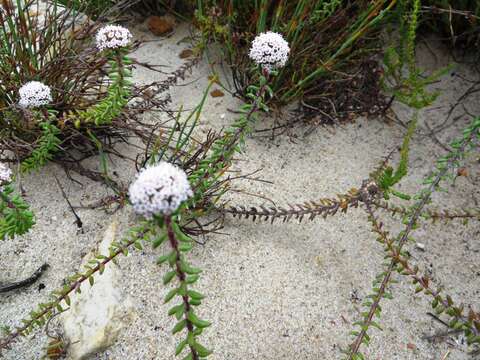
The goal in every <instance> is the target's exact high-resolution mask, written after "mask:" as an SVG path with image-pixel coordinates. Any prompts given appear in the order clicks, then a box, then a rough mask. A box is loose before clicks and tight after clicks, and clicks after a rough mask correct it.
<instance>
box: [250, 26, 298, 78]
mask: <svg viewBox="0 0 480 360" xmlns="http://www.w3.org/2000/svg"><path fill="white" fill-rule="evenodd" d="M289 53H290V47H289V46H288V42H287V41H285V39H284V38H283V36H282V35H280V34H278V33H276V32H272V31H268V32H266V33H261V34H259V35H257V37H256V38H255V39H254V40H253V41H252V46H251V47H250V54H249V56H250V59H252V60H253V61H255V62H256V63H257V65H260V66H261V67H262V68H264V69H266V70H267V71H271V70H274V69H278V68H281V67H284V66H285V64H286V63H287V60H288V55H289Z"/></svg>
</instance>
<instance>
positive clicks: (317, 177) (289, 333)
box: [0, 27, 480, 360]
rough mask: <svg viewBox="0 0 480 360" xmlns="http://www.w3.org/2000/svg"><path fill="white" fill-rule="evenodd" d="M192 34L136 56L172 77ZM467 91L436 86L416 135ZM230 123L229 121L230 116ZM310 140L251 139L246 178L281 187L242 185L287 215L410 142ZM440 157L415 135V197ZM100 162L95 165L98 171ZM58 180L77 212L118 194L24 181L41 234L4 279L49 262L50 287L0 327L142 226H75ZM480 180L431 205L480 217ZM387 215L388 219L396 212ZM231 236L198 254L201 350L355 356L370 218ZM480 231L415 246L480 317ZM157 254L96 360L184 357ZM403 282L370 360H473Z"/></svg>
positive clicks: (354, 136)
mask: <svg viewBox="0 0 480 360" xmlns="http://www.w3.org/2000/svg"><path fill="white" fill-rule="evenodd" d="M187 35H188V31H187V29H186V27H180V28H179V29H177V31H176V33H175V34H174V36H173V37H171V38H168V39H160V40H158V39H156V40H157V41H155V42H150V43H148V44H146V45H145V46H144V47H142V48H141V49H139V50H138V51H137V57H138V58H139V59H141V60H142V61H150V62H154V63H162V64H166V65H169V66H170V70H173V69H175V68H177V67H179V65H180V64H181V63H182V61H183V60H181V59H179V58H178V54H179V53H180V51H181V50H183V49H184V48H185V47H187V46H188V44H186V43H179V41H180V40H182V39H184V38H185V37H186V36H187ZM144 37H148V35H144ZM437 55H438V56H439V58H441V59H442V61H443V62H442V63H439V64H435V63H434V62H433V57H432V55H431V54H430V53H429V52H428V51H427V50H425V49H420V51H419V57H420V58H421V59H423V60H422V62H423V63H424V64H426V65H428V66H430V67H433V66H442V65H445V63H448V62H449V61H452V59H451V58H448V57H447V54H445V53H442V52H441V51H440V50H438V54H437ZM455 71H457V72H458V73H460V74H462V75H463V76H464V77H466V78H474V76H477V74H474V73H473V72H472V71H471V70H469V69H468V68H467V67H465V66H461V65H459V66H458V67H457V68H456V69H455ZM208 75H209V66H208V65H207V64H206V63H205V62H204V63H202V64H200V66H198V67H197V68H196V69H195V71H194V73H193V74H192V75H191V76H190V77H189V78H188V79H186V81H185V83H188V85H186V86H178V87H176V88H174V89H172V92H171V93H172V97H173V99H174V102H175V104H174V107H177V106H179V105H180V104H183V105H184V106H185V107H186V108H191V107H192V106H194V105H195V104H196V103H197V102H198V101H199V99H200V96H201V94H202V91H203V90H204V89H205V87H206V84H207V82H208V80H207V76H208ZM154 78H159V79H160V78H161V75H160V74H157V73H152V72H149V71H146V70H143V69H139V70H138V71H136V72H135V79H136V80H137V81H138V82H142V81H144V82H149V81H151V80H153V79H154ZM194 80H195V81H194ZM468 86H469V84H468V83H467V82H465V81H460V80H459V79H458V78H454V77H451V76H446V77H445V78H444V79H443V80H442V81H441V82H439V83H438V84H436V85H435V86H434V87H435V88H438V89H441V90H442V91H443V93H442V95H441V96H440V98H439V101H437V103H436V104H435V105H434V106H433V107H432V108H431V109H428V110H426V111H423V112H422V119H421V120H422V124H421V129H420V131H425V127H424V126H423V121H428V123H429V124H430V125H434V124H436V123H438V122H440V121H442V120H443V119H444V118H445V114H446V112H447V111H448V109H449V107H450V105H451V104H452V103H454V102H455V101H456V99H457V98H458V97H459V96H460V95H461V94H462V93H463V91H465V89H467V88H468ZM237 106H238V101H237V100H234V99H231V98H230V97H228V96H225V97H223V98H215V99H214V98H210V97H209V99H208V103H207V107H206V109H205V111H204V113H203V115H202V125H201V128H202V129H208V128H209V127H214V128H216V129H218V128H220V127H221V126H223V125H226V124H229V123H231V122H232V121H233V119H234V116H235V115H234V114H232V113H229V112H228V111H227V109H228V108H229V109H236V108H237ZM467 108H468V109H469V111H470V112H471V113H476V114H480V102H479V101H478V96H477V97H476V98H475V99H474V98H472V99H471V101H469V102H468V104H467ZM394 111H395V112H396V113H397V114H398V116H399V118H400V119H401V120H402V121H404V122H406V121H408V119H409V116H410V115H409V114H410V113H411V112H410V111H409V110H408V109H405V108H404V107H403V106H400V105H398V104H395V105H394ZM221 114H226V116H225V118H224V119H221ZM283 116H289V114H288V113H285V114H284V115H283ZM272 123H273V120H272V119H270V118H267V119H265V120H263V121H262V123H260V124H259V125H258V128H265V127H269V126H272ZM467 123H468V120H467V119H466V118H465V117H463V118H461V119H459V120H458V121H456V123H455V124H454V125H453V126H451V127H450V128H448V129H446V130H444V131H443V132H441V133H440V135H439V138H440V139H441V141H443V142H447V141H449V140H451V139H453V138H455V137H456V136H457V134H459V130H460V129H462V128H463V127H464V126H465V125H466V124H467ZM304 131H305V128H299V129H297V130H292V131H291V132H290V136H286V135H283V136H279V137H277V138H275V139H274V140H271V139H270V138H268V137H254V138H250V139H248V141H247V146H246V149H245V150H246V151H245V154H244V155H243V156H241V160H242V161H239V162H238V164H237V169H239V170H241V171H242V172H243V173H248V172H251V171H254V170H256V169H259V168H261V169H263V170H262V172H261V173H260V176H261V178H262V179H265V180H269V181H272V182H273V184H269V183H265V182H256V181H243V182H238V184H237V187H238V188H239V189H243V190H244V191H245V192H248V193H255V194H260V195H262V196H264V197H265V198H268V199H272V200H274V201H275V202H276V204H277V205H285V204H286V203H287V202H290V203H293V202H303V201H307V200H317V199H319V198H321V197H332V196H334V195H335V194H337V193H341V192H345V191H347V190H348V189H349V188H351V187H358V186H360V184H361V181H362V180H363V179H365V178H366V177H367V176H368V174H369V172H370V171H371V170H372V169H373V168H374V167H375V166H376V165H377V164H378V162H379V160H380V159H381V158H382V156H384V155H385V154H386V153H387V152H389V151H390V150H391V149H394V148H396V147H397V146H398V145H399V144H400V143H401V140H402V136H403V134H404V131H405V130H404V128H402V127H400V126H399V125H396V124H394V123H387V122H386V121H385V120H384V119H371V120H365V119H359V120H358V121H357V122H356V123H355V124H347V125H344V126H342V127H337V128H317V129H315V130H314V131H313V132H312V134H311V135H309V136H308V137H306V138H303V137H302V134H303V132H304ZM295 136H296V137H295ZM441 154H443V150H442V148H440V147H439V146H438V145H436V144H435V143H434V142H433V141H432V140H431V139H430V138H429V137H424V136H421V135H417V136H415V138H414V140H413V143H412V149H411V168H410V175H409V176H408V178H407V179H406V180H405V181H404V182H403V183H402V185H401V189H402V190H404V191H407V192H414V191H416V190H417V189H418V184H419V182H420V181H421V179H422V178H423V177H424V176H425V175H426V174H427V173H428V172H429V171H430V170H431V168H432V161H433V159H435V157H437V156H439V155H441ZM397 155H398V154H397ZM395 158H398V156H396V157H395ZM91 164H92V165H93V166H96V162H95V161H91ZM113 166H114V168H115V169H116V170H117V171H118V173H119V174H120V177H121V179H123V181H125V182H127V181H129V180H130V179H131V178H132V176H133V174H134V171H135V170H134V169H133V167H132V166H131V164H123V163H121V162H120V161H116V162H115V164H114V165H113ZM54 174H56V175H57V176H58V177H59V178H60V179H61V182H62V184H63V186H64V187H65V190H66V192H67V194H68V196H69V198H70V199H71V201H72V202H73V203H76V204H78V203H79V201H82V202H84V203H87V202H89V201H93V200H96V199H99V198H100V197H102V196H104V195H105V194H108V191H107V190H106V189H104V188H103V187H100V186H98V184H95V183H92V182H91V181H88V180H87V179H83V178H82V179H80V178H79V180H81V182H82V183H83V186H80V185H78V184H76V183H73V182H70V181H68V180H66V179H65V178H64V174H63V172H62V170H61V169H59V168H58V167H56V166H53V165H51V166H47V167H46V168H44V169H43V170H41V172H40V173H39V174H35V175H32V176H30V177H28V178H26V179H24V186H25V189H26V193H27V200H28V201H29V202H30V203H31V204H32V207H33V209H34V210H35V213H36V216H37V225H36V226H35V228H34V229H33V231H32V232H31V233H30V234H28V235H27V236H24V237H21V238H17V239H15V240H14V241H5V242H1V243H0V254H1V255H0V269H1V270H0V274H1V275H0V277H1V279H0V280H1V281H7V280H13V279H18V278H22V277H25V276H28V275H30V273H31V272H33V270H34V269H36V267H38V266H39V265H40V264H41V263H43V262H48V263H49V264H50V265H51V268H50V269H49V270H48V272H47V273H46V274H45V276H44V277H43V278H42V279H41V281H40V282H41V283H43V284H45V286H46V288H45V289H43V290H41V291H39V290H38V288H37V285H34V286H32V287H30V288H28V289H25V290H22V291H19V292H13V293H10V294H8V295H0V324H8V325H11V326H13V325H15V324H17V323H18V320H19V319H20V318H22V317H23V316H25V315H26V314H27V313H28V311H29V310H31V309H32V308H33V306H34V304H36V303H38V302H41V301H44V300H45V299H46V297H47V295H48V293H49V292H50V291H52V290H54V289H55V288H57V287H58V286H59V285H60V284H61V282H62V279H63V278H64V277H65V276H66V275H67V274H70V273H72V272H73V271H75V269H76V268H77V267H78V266H79V264H80V263H81V259H82V256H83V255H84V254H85V253H87V252H88V251H89V249H90V248H92V247H93V246H94V245H95V244H96V243H97V242H98V241H99V239H101V237H102V235H103V231H104V230H105V228H106V226H107V225H108V224H109V223H110V222H111V221H112V219H113V218H114V217H116V218H118V219H119V220H120V222H121V224H123V227H122V229H123V230H125V229H126V226H127V224H128V223H133V221H134V218H133V216H132V215H131V214H130V212H129V209H126V210H123V211H121V212H119V213H117V214H116V215H114V216H111V215H108V214H105V213H104V212H102V211H100V210H98V211H92V210H83V211H80V212H79V214H80V216H81V218H82V221H83V223H84V227H83V229H77V228H76V225H75V224H74V220H75V219H74V217H73V215H72V214H71V212H70V211H69V209H68V206H67V204H66V203H65V201H64V199H63V198H62V195H61V194H60V192H59V190H58V188H57V185H56V183H55V180H54ZM479 175H480V166H479V164H478V162H476V163H474V162H473V161H471V162H470V163H469V166H468V176H467V177H462V178H459V179H457V181H456V183H455V187H450V190H451V192H450V193H448V194H441V196H435V204H436V205H441V206H447V207H448V208H457V207H460V206H470V207H471V206H474V205H475V204H477V207H478V200H480V187H479V183H480V176H479ZM77 178H78V176H77ZM229 198H230V199H231V200H232V203H235V204H239V205H240V204H243V205H261V204H266V205H268V204H269V202H267V201H264V200H263V199H261V198H255V197H250V196H248V195H245V194H242V193H231V194H230V195H229ZM384 217H385V218H386V219H388V216H387V215H386V216H384ZM387 223H391V222H390V221H387ZM391 229H392V233H393V234H395V233H396V232H397V231H398V230H399V229H400V228H399V226H398V224H393V226H392V227H391ZM223 232H224V233H225V234H224V235H211V236H208V237H207V239H206V240H207V243H206V245H205V246H198V247H197V248H196V249H195V250H194V251H193V252H192V253H191V254H190V256H191V258H192V261H193V263H195V264H197V265H198V266H200V267H201V268H202V269H204V273H203V276H202V279H201V281H200V282H199V283H198V289H199V290H201V291H202V292H203V293H205V294H206V295H207V298H206V299H205V301H204V305H203V306H202V307H200V313H201V315H202V316H203V317H204V318H206V319H208V320H210V321H212V322H213V325H212V327H211V328H209V329H208V330H207V331H206V332H205V334H204V335H202V337H201V340H202V341H203V343H204V344H206V345H207V346H209V347H212V348H213V349H214V350H215V353H214V355H212V357H211V359H228V360H237V359H262V360H273V359H301V360H309V359H312V360H313V359H315V360H318V359H340V358H341V353H340V352H339V347H345V346H346V345H347V344H348V342H349V341H350V338H349V336H348V333H349V331H350V330H352V329H353V327H352V325H351V323H352V322H354V321H355V320H358V319H359V311H361V309H362V308H361V305H360V304H361V302H357V303H355V302H354V301H352V294H354V293H356V294H357V295H358V297H359V298H361V299H363V298H364V297H365V296H366V295H367V294H368V293H369V291H370V288H371V282H372V280H373V278H374V276H375V275H376V274H377V273H379V272H381V271H382V267H381V265H380V264H381V259H382V257H383V252H382V249H381V246H380V245H379V244H378V243H376V242H375V236H374V235H373V234H371V233H370V228H369V226H368V223H367V222H366V216H365V213H364V212H363V211H362V210H361V209H357V210H352V211H351V212H350V213H349V214H348V216H345V215H339V216H336V217H335V218H329V219H327V220H322V219H316V220H315V221H314V222H311V223H309V222H307V223H304V224H303V225H301V226H299V225H297V224H296V223H295V222H292V223H290V224H281V223H280V222H278V223H276V224H274V225H269V224H261V225H257V224H253V223H252V222H251V221H249V220H237V219H232V218H227V221H226V223H225V228H224V229H223ZM479 232H480V227H479V224H478V223H472V224H471V225H470V226H469V227H463V226H462V225H460V224H458V223H452V224H449V225H436V226H431V225H423V226H422V227H421V228H420V229H418V230H417V231H416V232H415V237H416V238H417V240H418V241H419V242H421V243H423V244H425V249H426V251H425V252H421V251H419V250H416V249H415V248H414V245H413V244H410V245H409V251H410V252H411V254H412V257H413V261H415V262H418V263H419V264H420V265H421V267H422V268H424V269H427V270H428V271H431V274H432V276H433V278H434V279H435V281H436V282H437V283H438V284H442V285H443V286H445V288H446V289H447V292H448V293H450V294H451V295H452V297H453V298H454V299H457V300H458V301H459V302H465V304H466V305H473V306H474V307H475V308H476V309H477V310H478V309H480V302H479V298H480V297H479V294H480V265H479V264H480V242H479V241H478V240H479ZM158 254H159V253H158V252H155V251H152V250H150V249H146V250H145V251H143V252H136V253H134V254H133V255H131V256H129V257H128V258H121V259H120V266H121V268H122V273H123V279H122V280H121V281H120V283H119V284H118V286H119V287H121V288H122V290H123V291H125V292H126V293H128V294H129V295H130V297H131V300H132V301H133V302H134V304H135V306H136V311H137V317H136V320H135V321H134V322H133V323H132V324H131V326H130V327H129V328H128V329H127V330H126V331H124V332H122V333H121V335H120V338H119V339H118V341H117V343H116V344H115V345H114V346H113V347H112V348H111V349H110V350H108V351H106V352H104V353H102V354H98V355H97V357H95V359H112V360H113V359H115V360H118V359H122V360H133V359H159V360H164V359H173V358H174V348H175V344H176V343H177V342H178V338H172V336H170V335H169V332H170V330H171V328H172V327H173V325H174V322H173V319H171V318H169V317H168V316H167V314H166V313H167V307H166V306H164V305H163V302H162V298H163V296H164V295H165V293H166V291H167V289H166V288H165V287H164V286H162V284H161V277H162V275H163V273H164V271H165V269H164V268H160V269H159V268H158V267H157V266H156V265H155V259H156V257H157V256H158ZM397 279H398V277H397ZM399 280H401V281H402V283H401V284H397V285H395V286H394V287H393V289H392V292H393V294H394V300H392V301H385V302H384V303H383V318H382V319H381V320H380V321H379V322H380V324H381V325H382V326H383V328H384V331H383V332H379V331H377V330H372V331H371V335H373V340H372V344H371V346H370V347H369V348H368V349H365V353H366V355H367V357H368V358H369V359H372V360H374V359H375V360H376V359H378V360H380V359H382V360H386V359H388V360H394V359H399V360H400V359H401V360H408V359H417V360H434V359H435V360H438V359H442V357H443V356H444V355H445V354H446V353H447V352H448V351H451V352H450V354H449V357H448V359H449V360H460V359H467V358H468V356H467V355H466V353H465V352H464V350H465V348H464V347H463V346H457V345H455V344H453V340H450V343H451V344H453V345H448V344H447V343H445V342H441V343H438V344H430V343H428V342H427V341H425V340H423V339H422V336H423V335H424V334H433V333H434V332H436V331H444V330H446V329H445V327H443V326H442V325H440V324H439V323H438V322H435V321H433V320H432V319H431V318H430V317H429V316H427V315H426V312H427V311H430V306H429V303H428V301H427V300H426V299H425V298H424V297H423V296H421V295H418V296H412V294H413V288H412V286H411V285H409V284H408V282H406V280H407V279H405V278H403V279H399ZM46 341H47V339H46V336H45V335H44V332H43V331H38V332H37V333H36V334H35V335H34V336H33V338H32V339H30V340H29V341H25V340H22V341H21V342H20V343H18V344H16V345H15V347H14V349H12V350H11V351H9V352H7V353H6V356H5V358H6V359H12V360H13V359H39V358H40V357H41V354H42V347H43V346H45V344H46ZM409 344H410V345H409ZM412 347H413V349H411V348H412Z"/></svg>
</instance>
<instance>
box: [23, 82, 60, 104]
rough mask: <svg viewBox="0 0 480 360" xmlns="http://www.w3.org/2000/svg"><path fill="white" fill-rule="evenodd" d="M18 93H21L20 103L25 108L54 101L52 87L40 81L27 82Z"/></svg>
mask: <svg viewBox="0 0 480 360" xmlns="http://www.w3.org/2000/svg"><path fill="white" fill-rule="evenodd" d="M18 93H19V95H20V101H19V102H18V103H19V104H20V106H22V107H24V108H32V107H39V106H42V105H47V104H49V103H50V102H51V101H52V91H51V89H50V87H49V86H47V85H45V84H43V83H41V82H39V81H30V82H28V83H26V84H25V85H23V86H22V87H21V88H20V89H19V90H18Z"/></svg>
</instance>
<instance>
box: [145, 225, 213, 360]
mask: <svg viewBox="0 0 480 360" xmlns="http://www.w3.org/2000/svg"><path fill="white" fill-rule="evenodd" d="M157 222H158V224H159V226H161V227H164V226H165V227H166V234H164V235H163V236H160V237H159V238H157V240H155V241H154V243H153V245H154V247H158V246H160V245H161V244H162V243H163V242H164V241H165V240H166V239H168V243H169V245H170V249H171V250H170V252H169V253H168V254H166V255H163V256H161V257H160V258H159V259H158V261H157V263H158V264H163V263H167V262H168V264H169V266H170V268H171V270H170V271H169V272H167V273H166V274H165V275H164V277H163V284H164V285H167V284H169V283H171V282H172V280H173V279H174V278H177V281H178V286H176V287H175V288H174V289H172V290H170V291H169V292H168V293H167V295H166V296H165V303H169V302H170V301H171V300H172V299H174V298H175V296H177V297H179V298H180V304H177V305H175V306H173V307H172V308H171V309H170V310H169V311H168V314H169V315H170V316H175V318H176V319H177V323H176V325H175V326H174V327H173V330H172V333H173V334H177V333H179V332H181V331H183V330H184V329H186V330H187V336H186V339H184V340H182V341H181V342H180V343H179V344H178V345H177V347H176V349H175V355H177V356H178V355H180V354H181V353H182V352H183V351H184V349H185V348H186V347H187V346H188V349H189V353H188V354H187V355H186V356H185V357H184V358H183V360H199V359H204V358H206V357H207V356H208V355H210V354H211V353H212V351H211V350H208V349H207V348H205V347H204V346H203V345H201V344H200V343H199V342H198V341H197V337H198V336H199V335H200V334H202V332H203V329H205V328H206V327H208V326H210V325H211V323H210V322H208V321H205V320H202V319H200V318H199V317H198V316H197V315H196V314H195V310H194V307H196V306H199V305H200V304H201V303H202V299H203V298H204V296H203V295H202V294H201V293H199V292H198V291H194V290H192V289H191V288H190V287H191V286H192V285H193V284H195V283H196V282H197V281H198V279H199V274H200V273H201V270H200V269H198V268H195V267H193V266H191V265H190V264H189V263H188V261H187V259H186V257H185V254H186V253H188V252H189V251H190V250H191V249H192V248H193V240H192V239H191V238H190V237H188V236H187V235H185V234H184V233H183V232H182V230H181V229H180V227H179V226H178V224H177V222H176V220H175V218H174V217H171V216H165V217H164V218H163V219H160V218H158V219H157Z"/></svg>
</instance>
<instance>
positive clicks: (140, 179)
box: [128, 162, 193, 219]
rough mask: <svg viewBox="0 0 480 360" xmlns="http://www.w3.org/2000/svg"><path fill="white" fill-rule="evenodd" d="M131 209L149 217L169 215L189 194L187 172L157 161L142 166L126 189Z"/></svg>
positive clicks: (190, 194)
mask: <svg viewBox="0 0 480 360" xmlns="http://www.w3.org/2000/svg"><path fill="white" fill-rule="evenodd" d="M128 195H129V198H130V201H131V203H132V205H133V209H134V210H135V212H136V213H137V214H138V215H142V216H144V217H145V218H147V219H151V218H152V217H153V215H169V214H171V213H173V212H174V211H175V210H177V209H178V207H179V206H180V204H181V203H182V202H183V201H185V200H187V199H188V198H189V197H190V196H192V195H193V192H192V189H191V187H190V183H189V182H188V178H187V174H185V172H184V171H183V170H182V169H180V168H178V167H177V166H175V165H172V164H170V163H167V162H161V163H159V164H157V165H154V166H150V167H147V168H145V169H143V170H142V171H141V172H140V173H139V174H138V175H137V179H136V180H135V182H134V183H133V184H132V185H131V186H130V189H129V191H128Z"/></svg>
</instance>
